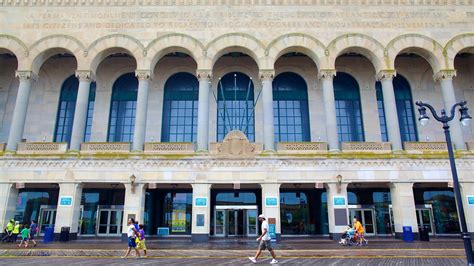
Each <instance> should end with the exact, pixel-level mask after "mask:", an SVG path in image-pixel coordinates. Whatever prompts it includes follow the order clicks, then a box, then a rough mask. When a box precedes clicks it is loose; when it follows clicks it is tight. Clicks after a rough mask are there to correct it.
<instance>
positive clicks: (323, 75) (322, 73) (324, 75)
mask: <svg viewBox="0 0 474 266" xmlns="http://www.w3.org/2000/svg"><path fill="white" fill-rule="evenodd" d="M336 73H337V71H336V70H335V69H321V70H319V79H331V80H332V79H333V78H334V77H335V76H336Z"/></svg>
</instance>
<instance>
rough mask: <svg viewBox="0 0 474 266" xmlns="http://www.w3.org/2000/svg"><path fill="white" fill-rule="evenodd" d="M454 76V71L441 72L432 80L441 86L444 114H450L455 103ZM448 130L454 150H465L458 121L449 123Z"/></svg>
mask: <svg viewBox="0 0 474 266" xmlns="http://www.w3.org/2000/svg"><path fill="white" fill-rule="evenodd" d="M455 76H456V70H454V69H449V70H441V71H439V72H438V73H436V74H435V75H434V76H433V78H434V80H435V82H436V81H439V84H440V85H441V93H442V94H443V103H444V108H445V109H446V113H447V114H448V115H450V114H451V107H453V105H454V104H455V103H456V96H455V94H454V86H453V77H455ZM456 117H459V114H458V111H457V110H456ZM449 128H450V130H451V138H452V140H453V142H454V147H455V149H456V150H465V149H466V143H465V142H464V137H463V135H462V130H461V123H460V122H459V119H457V118H455V119H454V120H453V121H451V122H449Z"/></svg>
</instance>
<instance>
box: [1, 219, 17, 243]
mask: <svg viewBox="0 0 474 266" xmlns="http://www.w3.org/2000/svg"><path fill="white" fill-rule="evenodd" d="M14 227H15V220H13V219H11V220H10V222H8V224H7V226H6V227H5V231H4V232H5V233H4V236H3V238H2V242H12V240H13V228H14Z"/></svg>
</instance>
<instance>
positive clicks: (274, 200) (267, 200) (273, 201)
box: [265, 198, 278, 207]
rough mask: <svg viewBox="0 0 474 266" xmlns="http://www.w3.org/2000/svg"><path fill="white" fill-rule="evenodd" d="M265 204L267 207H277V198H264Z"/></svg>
mask: <svg viewBox="0 0 474 266" xmlns="http://www.w3.org/2000/svg"><path fill="white" fill-rule="evenodd" d="M265 206H267V207H277V206H278V199H277V198H265Z"/></svg>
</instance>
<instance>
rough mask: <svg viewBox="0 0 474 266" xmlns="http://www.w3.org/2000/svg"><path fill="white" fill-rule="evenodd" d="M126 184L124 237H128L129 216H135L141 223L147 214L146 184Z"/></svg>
mask: <svg viewBox="0 0 474 266" xmlns="http://www.w3.org/2000/svg"><path fill="white" fill-rule="evenodd" d="M124 185H125V202H124V206H123V224H122V239H127V227H128V224H127V223H128V218H129V217H133V218H135V220H136V221H138V222H139V223H142V222H143V218H144V214H145V189H146V184H141V183H140V184H137V183H135V184H133V185H132V184H131V183H126V184H124Z"/></svg>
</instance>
